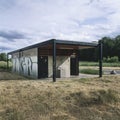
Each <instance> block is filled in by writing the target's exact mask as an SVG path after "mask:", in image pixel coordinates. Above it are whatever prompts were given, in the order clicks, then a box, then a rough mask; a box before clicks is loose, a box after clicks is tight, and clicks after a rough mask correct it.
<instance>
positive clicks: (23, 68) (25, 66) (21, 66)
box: [13, 57, 37, 76]
mask: <svg viewBox="0 0 120 120" xmlns="http://www.w3.org/2000/svg"><path fill="white" fill-rule="evenodd" d="M34 64H37V61H36V60H35V58H33V57H21V58H17V57H16V58H14V59H13V71H15V72H19V73H22V74H24V75H28V76H30V75H31V74H32V72H33V71H34V70H33V69H34Z"/></svg>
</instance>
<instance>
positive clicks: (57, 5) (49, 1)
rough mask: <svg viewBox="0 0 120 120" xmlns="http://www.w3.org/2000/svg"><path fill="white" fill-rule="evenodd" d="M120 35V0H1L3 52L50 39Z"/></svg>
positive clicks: (95, 38) (0, 50) (80, 39)
mask: <svg viewBox="0 0 120 120" xmlns="http://www.w3.org/2000/svg"><path fill="white" fill-rule="evenodd" d="M117 35H120V0H0V52H9V51H13V50H17V49H20V48H22V47H26V46H28V45H32V44H35V43H39V42H42V41H45V40H49V39H53V38H54V39H60V40H73V41H83V42H92V41H98V40H100V39H101V38H102V37H104V36H109V37H114V36H117Z"/></svg>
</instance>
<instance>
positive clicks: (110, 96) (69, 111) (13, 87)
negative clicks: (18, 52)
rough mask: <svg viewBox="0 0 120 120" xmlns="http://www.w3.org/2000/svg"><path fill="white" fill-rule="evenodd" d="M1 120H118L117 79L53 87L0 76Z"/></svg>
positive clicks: (77, 80) (119, 78) (119, 87)
mask: <svg viewBox="0 0 120 120" xmlns="http://www.w3.org/2000/svg"><path fill="white" fill-rule="evenodd" d="M13 79H14V80H13ZM0 120H120V76H119V75H109V76H104V77H103V78H98V77H96V78H81V79H80V78H74V79H73V78H72V79H63V80H57V82H56V83H53V82H52V80H49V79H46V80H28V79H27V78H24V77H21V76H18V75H16V74H12V73H10V72H0Z"/></svg>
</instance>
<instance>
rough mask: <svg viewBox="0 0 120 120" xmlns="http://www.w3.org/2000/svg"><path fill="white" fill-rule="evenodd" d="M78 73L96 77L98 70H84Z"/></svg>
mask: <svg viewBox="0 0 120 120" xmlns="http://www.w3.org/2000/svg"><path fill="white" fill-rule="evenodd" d="M80 73H84V74H93V75H98V74H99V70H96V69H90V68H86V69H80Z"/></svg>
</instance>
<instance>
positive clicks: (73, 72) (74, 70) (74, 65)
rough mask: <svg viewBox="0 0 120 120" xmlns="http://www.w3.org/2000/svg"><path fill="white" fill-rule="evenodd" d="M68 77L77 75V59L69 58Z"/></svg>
mask: <svg viewBox="0 0 120 120" xmlns="http://www.w3.org/2000/svg"><path fill="white" fill-rule="evenodd" d="M70 75H79V61H78V58H77V57H71V58H70Z"/></svg>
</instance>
